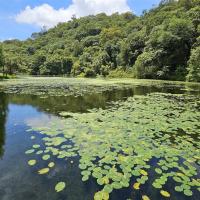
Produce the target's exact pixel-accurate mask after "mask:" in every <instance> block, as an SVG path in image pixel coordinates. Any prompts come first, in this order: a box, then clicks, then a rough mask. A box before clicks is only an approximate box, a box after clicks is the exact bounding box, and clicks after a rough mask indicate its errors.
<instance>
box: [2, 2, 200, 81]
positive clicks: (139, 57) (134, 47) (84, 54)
mask: <svg viewBox="0 0 200 200" xmlns="http://www.w3.org/2000/svg"><path fill="white" fill-rule="evenodd" d="M1 45H2V47H3V57H4V59H0V60H1V61H2V60H4V62H2V63H4V68H5V72H6V73H9V74H12V73H24V74H31V75H71V76H82V77H96V76H99V75H100V76H109V77H133V78H146V79H167V80H188V81H195V82H200V0H179V1H176V0H163V1H161V3H160V5H159V6H158V7H156V8H153V9H151V10H150V11H144V12H143V15H142V16H135V15H134V14H133V13H124V14H118V13H115V14H113V15H111V16H107V15H105V14H103V13H102V14H98V15H96V16H87V17H83V18H80V19H77V18H76V17H75V16H73V17H72V19H71V21H69V22H66V23H60V24H58V25H57V26H56V27H55V28H52V29H49V30H45V29H44V30H42V31H41V32H40V33H33V34H32V36H31V38H29V39H27V40H26V41H19V40H7V41H4V42H2V44H1ZM0 54H1V55H2V53H0ZM0 57H2V56H0ZM1 61H0V62H1ZM1 66H3V64H1Z"/></svg>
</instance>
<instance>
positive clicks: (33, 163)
mask: <svg viewBox="0 0 200 200" xmlns="http://www.w3.org/2000/svg"><path fill="white" fill-rule="evenodd" d="M36 163H37V161H36V160H29V161H28V164H29V165H30V166H34V165H35V164H36Z"/></svg>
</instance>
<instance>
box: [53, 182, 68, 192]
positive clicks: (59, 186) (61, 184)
mask: <svg viewBox="0 0 200 200" xmlns="http://www.w3.org/2000/svg"><path fill="white" fill-rule="evenodd" d="M65 187H66V184H65V182H59V183H57V185H56V186H55V191H56V192H61V191H63V190H64V189H65Z"/></svg>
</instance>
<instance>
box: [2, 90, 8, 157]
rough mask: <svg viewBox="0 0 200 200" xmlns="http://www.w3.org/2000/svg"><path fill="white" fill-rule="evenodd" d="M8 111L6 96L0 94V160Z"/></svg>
mask: <svg viewBox="0 0 200 200" xmlns="http://www.w3.org/2000/svg"><path fill="white" fill-rule="evenodd" d="M7 111H8V101H7V98H6V95H5V94H3V93H0V158H1V157H2V156H3V154H4V144H5V123H6V117H7Z"/></svg>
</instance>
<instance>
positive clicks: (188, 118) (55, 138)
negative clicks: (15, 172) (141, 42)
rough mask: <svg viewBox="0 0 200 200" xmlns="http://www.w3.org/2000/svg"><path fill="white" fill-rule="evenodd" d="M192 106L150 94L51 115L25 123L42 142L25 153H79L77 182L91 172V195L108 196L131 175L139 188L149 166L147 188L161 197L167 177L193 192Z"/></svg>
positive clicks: (199, 149) (197, 157)
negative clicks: (151, 176)
mask: <svg viewBox="0 0 200 200" xmlns="http://www.w3.org/2000/svg"><path fill="white" fill-rule="evenodd" d="M197 105H198V99H197V98H196V97H195V96H186V95H174V94H161V93H153V94H149V95H146V96H134V97H130V98H128V100H127V101H125V102H120V101H119V102H116V103H114V104H113V105H112V107H110V108H108V109H107V110H102V109H93V110H90V113H85V114H73V117H70V118H65V119H64V118H58V119H57V120H55V119H54V120H50V121H49V122H48V123H45V126H43V127H41V126H40V127H37V126H35V125H34V126H33V124H31V123H30V124H29V125H30V126H32V130H35V131H38V132H40V133H41V134H43V136H44V137H43V139H42V140H43V143H44V146H43V147H41V146H39V145H36V144H34V145H33V147H32V148H31V149H30V150H27V151H26V154H30V155H31V154H37V155H39V156H41V157H42V159H43V160H46V161H48V160H49V159H50V158H51V157H53V156H55V157H57V158H59V159H71V158H72V157H76V156H80V161H79V168H80V169H81V174H82V181H88V180H89V179H90V178H91V177H92V178H95V179H96V182H97V184H99V185H101V186H102V190H101V191H99V192H97V193H96V194H95V195H94V199H96V200H97V199H98V200H100V199H101V200H102V199H104V200H106V199H109V194H110V193H111V192H112V191H113V190H117V189H121V188H126V187H129V186H130V183H131V178H133V177H134V178H135V179H134V180H135V183H134V184H133V185H132V188H133V189H134V190H140V189H141V188H142V186H143V185H144V184H146V183H147V184H148V180H149V173H150V172H149V171H150V169H151V170H153V171H154V173H155V175H154V181H153V183H152V187H153V188H155V189H158V190H159V191H160V194H161V195H162V196H164V197H170V196H171V195H170V192H169V191H167V190H166V185H167V183H168V182H169V180H173V181H174V184H175V187H174V190H175V191H176V192H181V193H183V194H185V195H186V196H192V195H193V192H194V191H195V190H200V179H198V174H199V166H200V126H199V121H200V111H199V107H198V106H197ZM152 160H154V162H153V163H152ZM155 160H156V162H155ZM30 164H32V163H30ZM48 164H49V162H48ZM55 164H56V163H55ZM49 165H50V164H49ZM51 166H52V165H51ZM53 166H54V165H53ZM47 169H48V170H47ZM49 170H50V168H49V167H47V168H46V169H43V170H42V171H41V170H40V171H39V173H40V174H43V173H44V172H46V173H48V172H49ZM52 170H53V168H52ZM142 198H143V199H149V197H148V196H147V195H143V196H142Z"/></svg>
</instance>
